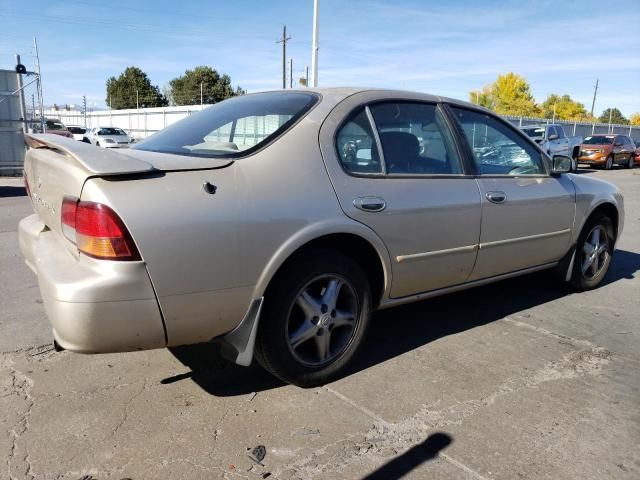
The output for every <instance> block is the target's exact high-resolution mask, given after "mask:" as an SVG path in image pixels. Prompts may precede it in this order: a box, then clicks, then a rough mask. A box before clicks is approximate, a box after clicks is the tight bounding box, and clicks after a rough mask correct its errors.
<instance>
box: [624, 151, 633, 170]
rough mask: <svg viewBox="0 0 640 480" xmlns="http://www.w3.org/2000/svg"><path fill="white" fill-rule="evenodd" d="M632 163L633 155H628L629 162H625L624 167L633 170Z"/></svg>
mask: <svg viewBox="0 0 640 480" xmlns="http://www.w3.org/2000/svg"><path fill="white" fill-rule="evenodd" d="M633 163H634V159H633V154H631V155H629V160H627V163H626V165H625V167H627V168H633Z"/></svg>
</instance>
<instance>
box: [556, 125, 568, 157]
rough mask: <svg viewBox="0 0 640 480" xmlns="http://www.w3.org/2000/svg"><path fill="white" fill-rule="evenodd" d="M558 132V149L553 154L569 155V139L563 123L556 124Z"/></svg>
mask: <svg viewBox="0 0 640 480" xmlns="http://www.w3.org/2000/svg"><path fill="white" fill-rule="evenodd" d="M555 129H556V134H557V135H558V139H557V140H556V149H555V151H554V152H552V153H553V155H567V156H570V155H569V139H568V138H567V135H566V134H565V132H564V128H563V127H562V125H556V126H555Z"/></svg>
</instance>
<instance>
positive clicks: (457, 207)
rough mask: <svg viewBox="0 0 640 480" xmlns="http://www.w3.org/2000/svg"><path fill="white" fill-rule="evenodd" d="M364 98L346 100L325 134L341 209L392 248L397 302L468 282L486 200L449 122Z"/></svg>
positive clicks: (435, 112) (422, 110)
mask: <svg viewBox="0 0 640 480" xmlns="http://www.w3.org/2000/svg"><path fill="white" fill-rule="evenodd" d="M371 97H372V95H371V94H370V95H369V96H368V97H365V98H371ZM373 97H374V98H375V95H373ZM362 98H363V97H362V96H360V97H356V98H352V99H350V101H346V102H343V104H341V105H340V106H339V108H338V109H337V110H334V112H332V115H330V117H329V118H328V120H327V122H325V124H324V125H323V128H322V130H321V146H322V153H323V157H324V159H325V162H326V164H327V169H328V172H329V176H330V178H331V181H332V183H333V185H334V188H335V191H336V194H337V196H338V200H339V202H340V206H341V208H342V209H343V211H344V212H345V214H346V215H348V216H349V217H351V218H352V219H354V220H356V221H358V222H361V223H363V224H365V225H367V226H369V227H370V228H371V229H372V230H373V231H374V232H376V233H377V234H378V236H379V237H380V238H381V239H382V240H383V241H384V243H385V245H386V246H387V248H388V251H389V253H390V257H391V262H392V281H391V297H393V298H398V297H404V296H409V295H413V294H417V293H420V292H425V291H428V290H435V289H439V288H443V287H447V286H451V285H456V284H460V283H463V282H465V281H466V280H467V278H468V276H469V275H470V273H471V271H472V269H473V264H474V262H475V259H476V250H477V243H478V239H479V236H480V194H479V191H478V187H477V185H476V183H475V180H474V178H473V176H472V175H469V174H467V172H465V168H464V167H463V164H462V161H461V155H460V154H459V151H458V146H457V145H456V143H455V141H454V137H453V134H452V132H451V130H450V129H449V128H448V127H447V122H448V121H449V120H447V118H446V116H445V115H444V114H443V112H442V111H441V109H440V108H439V107H438V106H437V105H436V103H422V102H417V101H413V102H407V101H390V102H378V103H374V104H371V105H370V106H369V105H366V106H363V105H359V106H358V104H359V103H361V102H359V101H358V100H362ZM354 104H355V105H356V106H355V108H354V106H353V105H354Z"/></svg>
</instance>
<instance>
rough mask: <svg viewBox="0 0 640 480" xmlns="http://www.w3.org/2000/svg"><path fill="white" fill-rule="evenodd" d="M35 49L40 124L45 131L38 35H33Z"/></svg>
mask: <svg viewBox="0 0 640 480" xmlns="http://www.w3.org/2000/svg"><path fill="white" fill-rule="evenodd" d="M33 50H34V53H35V54H36V70H37V72H38V85H37V86H38V88H37V92H38V102H39V103H40V124H41V131H42V132H44V126H45V121H44V97H43V96H42V75H41V74H40V55H39V54H38V41H37V40H36V37H33Z"/></svg>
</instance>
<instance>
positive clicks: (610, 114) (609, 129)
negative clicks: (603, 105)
mask: <svg viewBox="0 0 640 480" xmlns="http://www.w3.org/2000/svg"><path fill="white" fill-rule="evenodd" d="M612 115H613V108H609V128H608V129H607V132H609V133H612V132H613V129H612V128H611V116H612Z"/></svg>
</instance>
